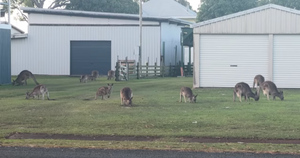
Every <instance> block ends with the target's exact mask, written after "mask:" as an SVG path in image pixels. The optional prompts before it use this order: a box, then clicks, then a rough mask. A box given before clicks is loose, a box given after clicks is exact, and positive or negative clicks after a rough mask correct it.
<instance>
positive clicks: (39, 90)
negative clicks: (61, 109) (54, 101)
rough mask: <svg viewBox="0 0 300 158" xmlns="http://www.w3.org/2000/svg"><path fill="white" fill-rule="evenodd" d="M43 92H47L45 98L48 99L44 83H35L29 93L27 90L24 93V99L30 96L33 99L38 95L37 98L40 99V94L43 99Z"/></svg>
mask: <svg viewBox="0 0 300 158" xmlns="http://www.w3.org/2000/svg"><path fill="white" fill-rule="evenodd" d="M45 94H47V98H48V100H50V98H49V92H48V89H47V87H46V86H45V85H37V86H35V87H34V88H33V90H32V92H31V93H29V92H27V93H26V99H29V98H30V97H32V98H33V99H34V98H36V96H37V97H38V99H40V95H42V97H43V100H44V95H45Z"/></svg>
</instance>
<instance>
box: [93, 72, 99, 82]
mask: <svg viewBox="0 0 300 158" xmlns="http://www.w3.org/2000/svg"><path fill="white" fill-rule="evenodd" d="M92 76H93V78H94V80H96V79H97V78H98V77H99V71H97V70H93V71H92Z"/></svg>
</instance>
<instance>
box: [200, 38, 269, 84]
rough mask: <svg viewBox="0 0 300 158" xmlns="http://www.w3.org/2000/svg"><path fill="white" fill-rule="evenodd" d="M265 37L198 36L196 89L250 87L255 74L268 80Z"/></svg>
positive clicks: (266, 40)
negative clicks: (240, 83) (198, 80)
mask: <svg viewBox="0 0 300 158" xmlns="http://www.w3.org/2000/svg"><path fill="white" fill-rule="evenodd" d="M268 40H269V37H268V35H201V36H200V82H199V83H200V87H233V86H234V85H235V84H236V83H237V82H242V81H243V82H246V83H248V84H249V85H250V86H252V84H253V78H254V76H255V75H257V74H262V75H263V76H265V78H268V76H267V75H268Z"/></svg>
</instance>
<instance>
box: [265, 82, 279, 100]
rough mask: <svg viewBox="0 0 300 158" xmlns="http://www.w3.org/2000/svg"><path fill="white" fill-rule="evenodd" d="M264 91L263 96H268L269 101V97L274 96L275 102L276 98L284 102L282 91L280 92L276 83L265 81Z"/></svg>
mask: <svg viewBox="0 0 300 158" xmlns="http://www.w3.org/2000/svg"><path fill="white" fill-rule="evenodd" d="M262 90H263V94H264V95H267V98H268V100H270V98H269V95H272V96H273V100H275V97H278V98H280V100H283V99H284V97H283V92H282V91H278V89H277V87H276V85H275V83H273V82H272V81H265V82H263V83H262Z"/></svg>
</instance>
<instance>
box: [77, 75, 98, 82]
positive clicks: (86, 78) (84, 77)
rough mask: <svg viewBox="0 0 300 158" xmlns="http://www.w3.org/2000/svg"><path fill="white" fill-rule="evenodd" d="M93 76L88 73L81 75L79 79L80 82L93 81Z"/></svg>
mask: <svg viewBox="0 0 300 158" xmlns="http://www.w3.org/2000/svg"><path fill="white" fill-rule="evenodd" d="M94 80H95V77H94V76H90V75H81V76H80V79H79V81H80V82H81V83H82V82H83V83H87V82H88V81H94Z"/></svg>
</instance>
